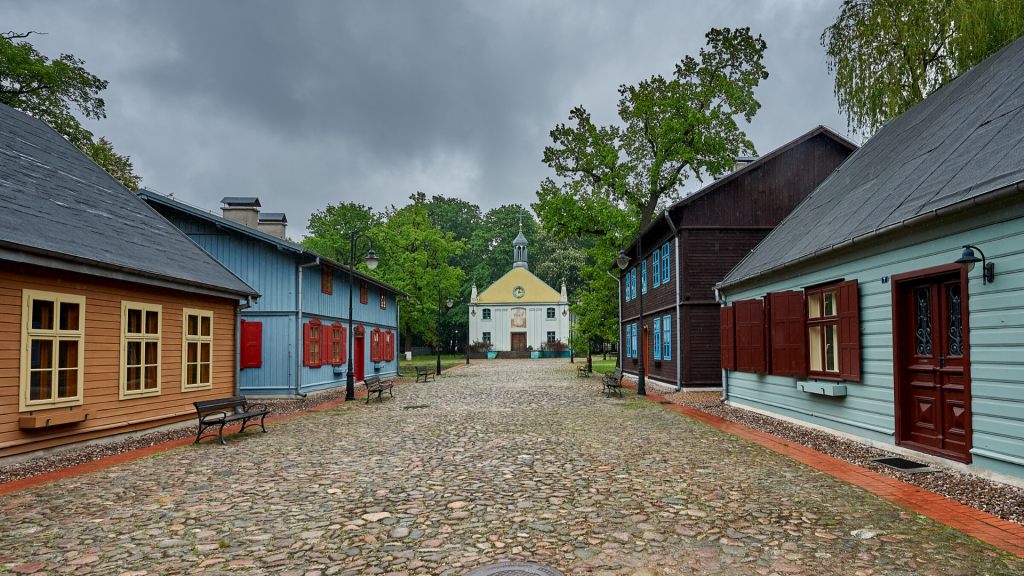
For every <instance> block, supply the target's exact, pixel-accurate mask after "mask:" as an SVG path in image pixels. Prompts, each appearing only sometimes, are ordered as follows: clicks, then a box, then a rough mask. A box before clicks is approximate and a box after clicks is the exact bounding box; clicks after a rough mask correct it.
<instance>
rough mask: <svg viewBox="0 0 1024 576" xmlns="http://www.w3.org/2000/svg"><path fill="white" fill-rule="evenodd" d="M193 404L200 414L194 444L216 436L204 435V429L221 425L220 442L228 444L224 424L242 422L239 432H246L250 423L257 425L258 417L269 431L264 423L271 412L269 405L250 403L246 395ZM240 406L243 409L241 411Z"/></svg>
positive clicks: (218, 434)
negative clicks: (225, 438)
mask: <svg viewBox="0 0 1024 576" xmlns="http://www.w3.org/2000/svg"><path fill="white" fill-rule="evenodd" d="M192 404H193V405H194V406H195V407H196V413H197V414H198V415H199V431H198V432H197V433H196V441H195V442H193V444H198V443H199V441H200V440H202V439H203V438H205V437H206V436H214V434H212V433H211V434H207V435H206V436H203V430H206V429H208V428H212V427H214V426H220V430H219V431H218V432H217V434H216V436H217V437H218V438H220V443H221V444H227V442H225V441H224V426H227V425H228V424H232V423H235V422H241V423H242V429H241V430H239V432H245V429H246V427H248V426H249V425H252V426H256V424H257V423H256V419H257V418H259V425H260V428H262V429H263V432H264V433H266V431H267V427H266V426H264V425H263V420H264V418H266V417H267V414H270V410H269V409H268V408H267V405H266V404H249V402H248V401H247V400H246V399H245V396H232V397H231V398H221V399H219V400H200V401H198V402H193V403H192ZM239 408H240V409H241V410H240V411H239ZM225 410H230V412H225Z"/></svg>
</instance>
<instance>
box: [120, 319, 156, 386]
mask: <svg viewBox="0 0 1024 576" xmlns="http://www.w3.org/2000/svg"><path fill="white" fill-rule="evenodd" d="M128 310H142V334H141V335H135V334H131V335H129V334H128ZM146 312H156V313H157V314H159V316H157V333H156V335H152V334H146ZM163 323H164V309H163V306H161V305H160V304H147V303H144V302H129V301H127V300H122V301H121V353H120V360H119V362H118V371H119V372H120V374H119V376H118V381H119V386H118V399H119V400H131V399H133V398H148V397H151V396H159V395H160V391H161V389H162V387H163V370H162V367H163ZM128 342H142V348H141V355H142V362H143V363H142V374H141V378H142V381H141V382H142V389H141V390H128V373H127V372H128V365H127V362H128ZM147 342H156V388H153V389H150V390H146V388H145V386H146V363H145V358H146V343H147Z"/></svg>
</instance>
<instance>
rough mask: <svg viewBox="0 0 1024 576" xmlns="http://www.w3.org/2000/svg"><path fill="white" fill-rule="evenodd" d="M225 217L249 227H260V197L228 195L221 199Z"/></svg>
mask: <svg viewBox="0 0 1024 576" xmlns="http://www.w3.org/2000/svg"><path fill="white" fill-rule="evenodd" d="M220 203H221V204H223V205H224V206H222V207H221V211H222V213H223V214H224V218H225V219H227V220H231V221H232V222H237V223H239V224H241V225H242V226H248V227H249V228H259V215H260V210H259V209H260V199H259V198H240V197H236V196H228V197H226V198H222V199H221V201H220Z"/></svg>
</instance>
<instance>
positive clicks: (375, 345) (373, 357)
mask: <svg viewBox="0 0 1024 576" xmlns="http://www.w3.org/2000/svg"><path fill="white" fill-rule="evenodd" d="M380 336H381V332H380V330H379V329H377V328H374V329H373V330H372V331H371V332H370V362H380V361H381V342H380Z"/></svg>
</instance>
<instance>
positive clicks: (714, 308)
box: [619, 126, 857, 389]
mask: <svg viewBox="0 0 1024 576" xmlns="http://www.w3.org/2000/svg"><path fill="white" fill-rule="evenodd" d="M856 148H857V147H856V146H855V145H854V144H853V143H851V142H850V141H848V140H846V139H845V138H843V137H842V136H840V135H838V134H836V133H835V132H833V131H832V130H829V129H828V128H825V127H824V126H819V127H817V128H815V129H814V130H811V131H810V132H808V133H806V134H804V135H802V136H800V137H799V138H797V139H795V140H793V141H792V142H790V143H788V144H786V145H785V146H782V147H781V148H778V149H776V150H773V151H772V152H770V153H768V154H766V155H764V156H762V157H760V158H738V159H737V161H736V164H735V166H734V170H733V172H731V173H730V174H728V175H726V176H724V177H722V178H720V179H718V180H716V181H715V182H714V183H712V184H710V185H708V186H706V187H704V188H702V189H701V190H699V191H697V192H695V193H693V194H691V195H690V196H687V197H686V198H684V199H682V200H680V201H679V202H676V203H675V204H673V205H672V206H670V207H669V208H668V209H667V210H666V211H665V212H664V213H663V214H662V216H661V217H659V218H657V219H655V221H654V222H652V223H651V224H650V225H649V226H648V227H647V229H645V230H644V231H643V235H642V246H643V254H642V258H641V255H640V254H638V253H637V247H638V243H637V242H636V241H634V242H633V244H631V245H630V246H629V247H628V248H627V249H626V254H627V255H628V256H630V257H631V258H632V259H633V261H632V262H631V263H630V266H629V267H627V269H626V270H625V271H623V272H621V273H620V277H621V281H620V290H619V298H620V304H621V319H620V335H621V340H620V342H622V343H623V345H621V346H620V347H619V349H620V358H621V363H622V366H623V370H624V371H625V372H626V373H627V374H632V375H634V376H635V375H636V374H637V368H638V366H639V355H640V354H641V353H642V354H644V358H645V360H644V366H645V373H646V375H647V377H648V379H649V380H651V381H652V384H655V385H657V384H662V385H670V386H675V387H678V388H684V389H699V388H720V387H721V384H722V375H721V364H720V349H719V311H718V308H719V304H718V302H717V301H716V299H715V292H714V286H715V284H716V283H718V282H720V281H721V280H722V279H723V278H725V275H726V274H728V272H729V271H730V270H732V268H733V267H734V266H735V265H736V264H737V263H738V262H739V261H740V260H742V259H743V257H744V256H746V255H747V254H748V253H749V252H750V251H751V250H753V249H754V247H755V246H757V245H758V243H760V242H761V240H762V239H764V237H765V236H767V235H768V233H769V232H771V231H772V229H773V228H775V226H777V225H778V224H779V223H780V222H782V220H783V219H784V218H786V216H787V215H789V213H790V212H792V211H793V209H795V208H796V207H797V205H799V204H800V203H801V202H803V200H804V198H806V197H807V195H808V194H810V193H811V192H812V191H813V190H814V189H815V188H817V187H818V185H819V184H821V183H822V182H824V181H825V179H826V178H828V177H829V175H831V174H832V172H834V171H835V169H836V168H838V167H839V165H840V164H842V163H843V161H844V160H846V158H847V157H848V156H849V155H850V154H852V153H853V151H854V150H856ZM641 292H642V293H643V294H642V296H643V313H644V317H643V319H642V321H641V319H640V318H639V314H640V300H641V299H640V296H641Z"/></svg>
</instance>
